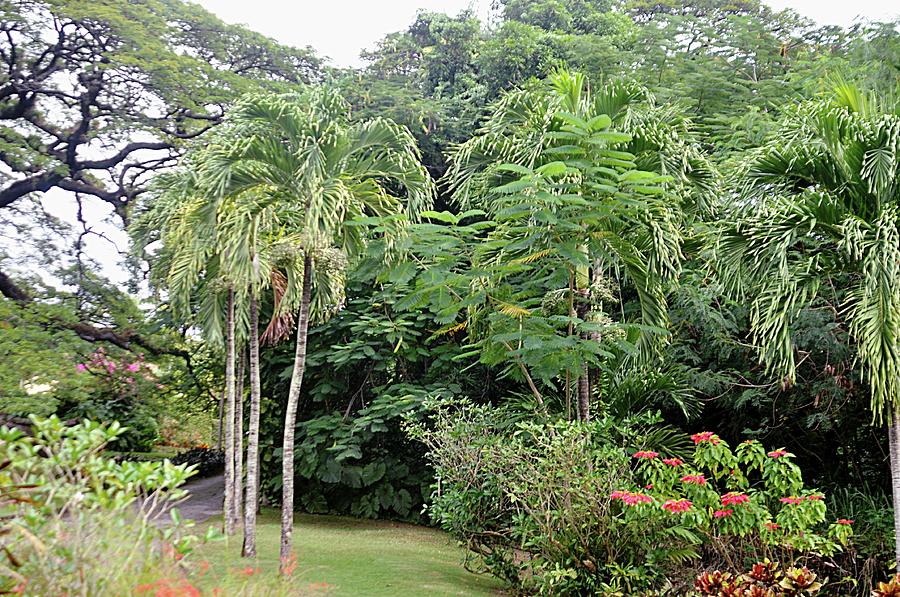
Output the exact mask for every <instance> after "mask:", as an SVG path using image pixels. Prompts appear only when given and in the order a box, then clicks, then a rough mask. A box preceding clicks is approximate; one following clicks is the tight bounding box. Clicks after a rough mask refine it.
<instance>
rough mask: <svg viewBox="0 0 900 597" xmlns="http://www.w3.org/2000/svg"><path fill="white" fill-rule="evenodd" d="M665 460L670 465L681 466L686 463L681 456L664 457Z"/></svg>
mask: <svg viewBox="0 0 900 597" xmlns="http://www.w3.org/2000/svg"><path fill="white" fill-rule="evenodd" d="M663 462H665V463H666V464H668V465H669V466H681V465H682V464H684V461H683V460H681V458H663Z"/></svg>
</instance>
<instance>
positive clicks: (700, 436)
mask: <svg viewBox="0 0 900 597" xmlns="http://www.w3.org/2000/svg"><path fill="white" fill-rule="evenodd" d="M691 439H692V440H694V443H695V444H700V443H703V442H709V443H711V444H712V445H716V444H718V443H719V442H720V441H722V440H720V439H719V436H718V435H716V434H715V433H713V432H712V431H701V432H700V433H695V434H694V435H692V436H691Z"/></svg>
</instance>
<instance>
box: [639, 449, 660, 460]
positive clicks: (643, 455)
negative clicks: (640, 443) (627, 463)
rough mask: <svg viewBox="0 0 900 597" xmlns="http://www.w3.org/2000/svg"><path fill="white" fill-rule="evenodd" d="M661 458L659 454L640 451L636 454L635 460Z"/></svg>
mask: <svg viewBox="0 0 900 597" xmlns="http://www.w3.org/2000/svg"><path fill="white" fill-rule="evenodd" d="M657 456H659V452H652V451H650V450H640V451H638V452H635V453H634V456H633V458H643V459H645V460H653V459H654V458H656V457H657Z"/></svg>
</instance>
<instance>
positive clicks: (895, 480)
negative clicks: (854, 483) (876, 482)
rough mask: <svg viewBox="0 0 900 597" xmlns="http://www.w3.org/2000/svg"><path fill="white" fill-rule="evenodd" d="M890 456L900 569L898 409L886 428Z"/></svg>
mask: <svg viewBox="0 0 900 597" xmlns="http://www.w3.org/2000/svg"><path fill="white" fill-rule="evenodd" d="M888 445H889V450H890V456H891V463H890V464H891V489H892V490H893V491H892V493H893V498H894V542H895V545H894V559H895V561H896V563H897V566H898V569H900V409H895V410H894V412H893V417H892V418H891V425H890V426H889V427H888Z"/></svg>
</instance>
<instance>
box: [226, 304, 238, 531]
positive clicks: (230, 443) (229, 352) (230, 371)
mask: <svg viewBox="0 0 900 597" xmlns="http://www.w3.org/2000/svg"><path fill="white" fill-rule="evenodd" d="M224 510H225V512H224V514H225V529H224V530H225V535H226V536H227V535H233V534H234V523H235V512H234V289H233V288H229V289H228V305H227V307H226V315H225V508H224Z"/></svg>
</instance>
